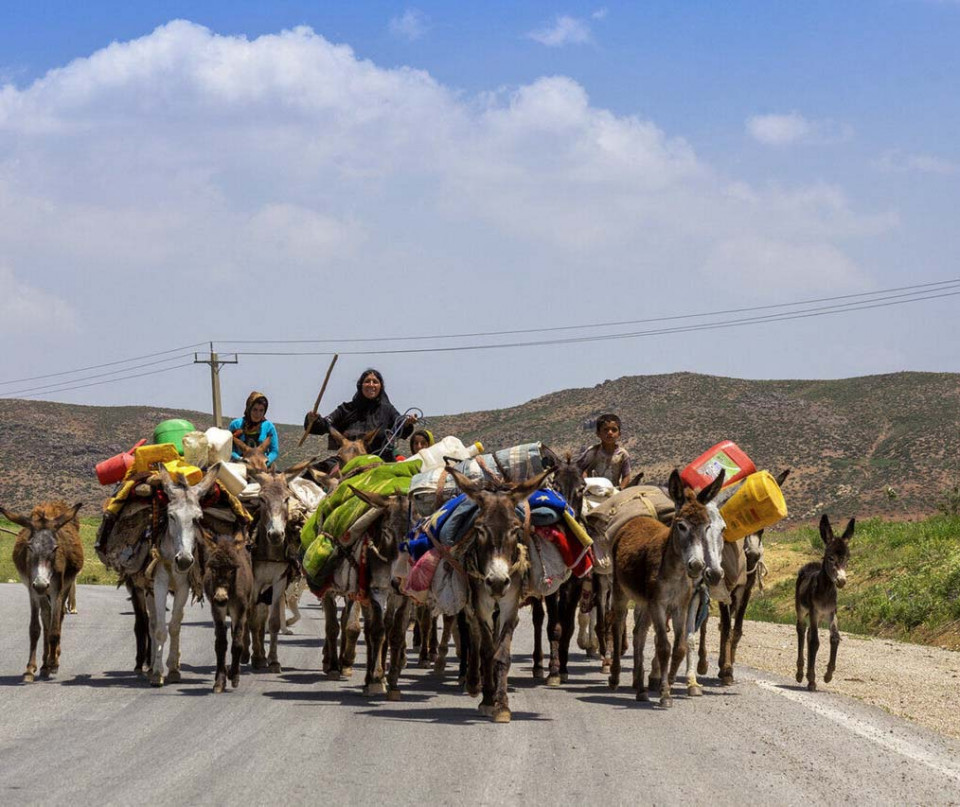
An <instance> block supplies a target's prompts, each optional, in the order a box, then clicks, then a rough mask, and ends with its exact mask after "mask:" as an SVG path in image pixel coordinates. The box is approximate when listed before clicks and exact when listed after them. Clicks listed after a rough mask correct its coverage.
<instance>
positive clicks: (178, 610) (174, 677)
mask: <svg viewBox="0 0 960 807" xmlns="http://www.w3.org/2000/svg"><path fill="white" fill-rule="evenodd" d="M189 593H190V585H189V583H187V581H186V576H184V581H183V584H182V585H181V586H180V587H179V588H178V589H177V590H176V591H175V592H174V593H173V607H172V608H171V609H170V651H169V652H168V654H167V680H168V681H169V682H170V683H177V682H179V681H180V677H181V676H180V625H181V624H183V609H184V608H185V607H186V604H187V597H188V596H189Z"/></svg>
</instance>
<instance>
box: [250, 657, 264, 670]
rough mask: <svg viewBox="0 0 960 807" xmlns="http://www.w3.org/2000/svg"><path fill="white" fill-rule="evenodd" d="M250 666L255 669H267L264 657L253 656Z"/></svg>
mask: <svg viewBox="0 0 960 807" xmlns="http://www.w3.org/2000/svg"><path fill="white" fill-rule="evenodd" d="M250 666H251V667H252V668H253V669H255V670H265V669H267V660H266V659H265V658H255V659H254V660H253V662H252V663H251V664H250Z"/></svg>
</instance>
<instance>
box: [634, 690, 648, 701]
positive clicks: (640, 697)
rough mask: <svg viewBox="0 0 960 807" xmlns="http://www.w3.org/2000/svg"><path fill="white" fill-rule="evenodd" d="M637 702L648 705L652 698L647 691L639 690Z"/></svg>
mask: <svg viewBox="0 0 960 807" xmlns="http://www.w3.org/2000/svg"><path fill="white" fill-rule="evenodd" d="M637 700H638V701H640V702H641V703H647V702H648V701H649V700H650V696H649V695H648V694H647V690H645V689H639V690H637Z"/></svg>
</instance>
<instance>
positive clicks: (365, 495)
mask: <svg viewBox="0 0 960 807" xmlns="http://www.w3.org/2000/svg"><path fill="white" fill-rule="evenodd" d="M347 487H348V488H350V490H352V491H353V493H354V495H355V496H356V497H357V498H358V499H360V501H363V502H366V503H367V504H369V505H370V506H371V507H379V508H380V509H381V510H386V509H387V507H389V506H390V499H389V498H388V497H387V496H381V495H380V494H379V493H374V492H373V491H371V490H360V489H359V488H355V487H354V486H353V485H347Z"/></svg>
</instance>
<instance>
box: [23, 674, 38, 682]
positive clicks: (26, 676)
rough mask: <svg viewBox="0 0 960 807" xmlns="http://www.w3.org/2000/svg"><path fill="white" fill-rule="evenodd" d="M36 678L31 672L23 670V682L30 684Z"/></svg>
mask: <svg viewBox="0 0 960 807" xmlns="http://www.w3.org/2000/svg"><path fill="white" fill-rule="evenodd" d="M36 680H37V678H36V676H35V675H34V674H33V673H32V672H25V673H24V674H23V683H25V684H32V683H33V682H34V681H36Z"/></svg>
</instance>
